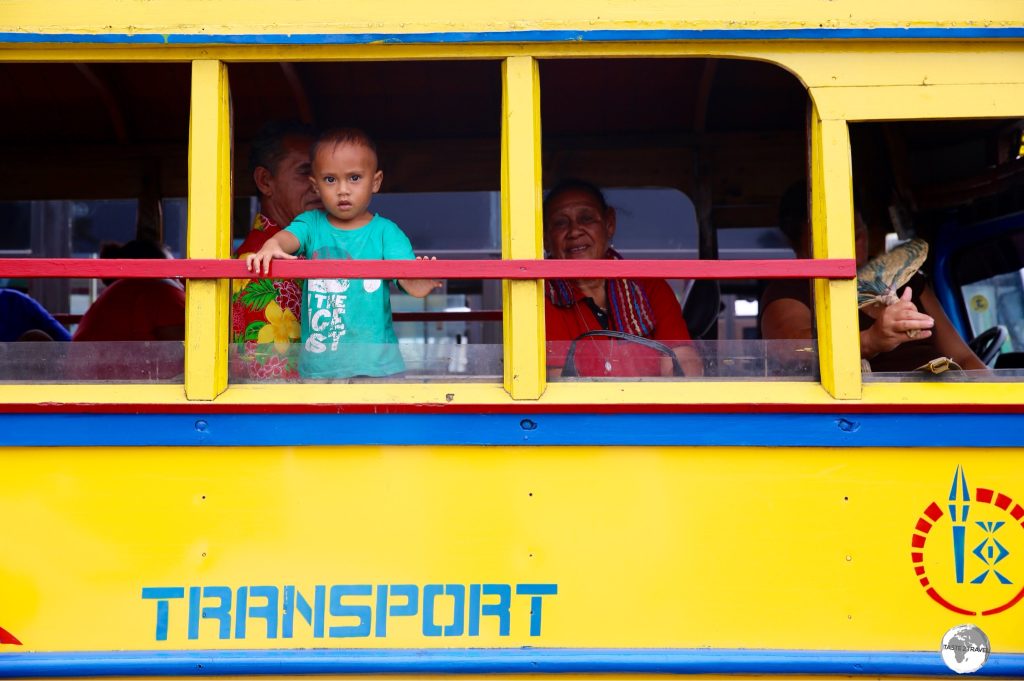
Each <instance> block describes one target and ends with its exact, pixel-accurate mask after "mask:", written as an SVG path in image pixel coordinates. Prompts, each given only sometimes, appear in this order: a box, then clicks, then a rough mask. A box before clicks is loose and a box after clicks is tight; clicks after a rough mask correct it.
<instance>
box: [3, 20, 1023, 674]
mask: <svg viewBox="0 0 1024 681" xmlns="http://www.w3.org/2000/svg"><path fill="white" fill-rule="evenodd" d="M0 47H2V52H0V84H2V87H0V92H2V95H0V112H2V113H0V120H2V121H3V124H2V125H0V149H2V151H3V153H2V158H3V163H2V164H0V218H2V224H3V227H2V228H0V255H2V256H3V257H2V258H0V278H3V279H4V282H3V283H4V285H5V286H6V287H7V288H8V289H11V288H22V289H24V291H26V292H27V293H28V294H29V295H30V296H31V297H32V298H34V299H35V300H36V301H38V302H40V303H41V304H42V305H43V306H44V307H45V308H46V309H47V310H48V311H49V312H51V313H53V315H54V317H55V318H56V319H58V320H59V321H63V322H65V323H66V324H68V325H72V326H73V325H74V324H75V323H77V322H78V321H80V319H81V315H82V314H83V313H84V312H85V311H86V310H87V309H88V307H89V305H90V304H91V303H92V302H93V301H94V300H95V299H96V297H97V294H98V293H99V291H100V289H101V284H100V281H101V280H103V279H110V278H125V279H130V280H138V281H152V280H160V279H169V280H173V281H176V282H180V284H182V285H184V296H185V302H184V313H183V314H184V317H183V319H184V324H185V329H184V340H183V341H182V340H180V339H179V340H154V341H145V342H118V341H105V342H96V343H87V342H79V341H78V340H74V341H71V342H70V343H66V342H59V341H58V342H39V343H28V342H23V341H14V340H13V339H7V338H3V339H2V342H0V432H2V433H3V436H2V439H0V518H2V519H3V522H2V529H0V677H5V678H7V677H45V678H75V677H87V676H117V677H151V676H162V677H179V676H180V677H184V676H197V675H198V676H206V675H210V676H225V675H227V676H238V677H241V676H250V675H254V676H255V675H275V676H294V675H299V674H303V675H307V674H313V675H323V676H330V677H338V678H341V677H351V678H354V677H366V676H380V675H389V676H392V675H394V676H416V677H424V678H426V677H430V678H443V677H446V676H452V675H455V676H465V675H470V674H471V675H491V674H501V675H513V676H517V677H520V676H521V677H547V676H550V675H552V674H558V675H559V676H561V677H568V678H574V677H583V676H594V675H603V676H609V677H623V676H630V677H636V678H644V677H653V676H661V675H675V674H685V675H698V676H707V677H715V678H718V677H727V676H729V677H753V676H759V677H760V676H765V675H768V676H792V675H797V674H799V675H815V676H820V677H832V678H839V677H849V676H871V677H875V676H888V675H892V676H902V677H920V678H924V677H932V676H942V675H946V674H954V673H959V672H967V671H975V673H977V674H981V675H993V676H1018V677H1019V676H1022V675H1024V628H1022V626H1021V623H1022V616H1024V605H1022V604H1021V603H1020V601H1021V600H1024V501H1021V500H1022V499H1024V416H1022V413H1024V383H1021V381H1020V378H1021V373H1020V369H1019V367H1020V366H1021V365H1020V364H1019V363H1018V362H1019V360H1020V358H1021V357H1022V355H1021V353H1022V352H1024V275H1022V273H1024V160H1022V148H1024V145H1022V137H1021V133H1022V130H1024V75H1022V74H1024V11H1022V9H1021V6H1020V3H1019V2H1016V0H984V1H980V2H975V3H969V4H967V5H965V4H964V3H955V2H949V1H948V0H932V1H931V2H920V1H918V0H914V1H912V2H903V3H893V2H881V1H879V0H843V1H839V2H820V1H818V0H787V1H786V2H778V3H769V4H766V3H760V2H748V1H745V0H730V1H729V2H723V3H706V2H704V3H702V2H694V1H693V0H670V1H668V2H662V3H653V2H635V3H621V2H606V1H604V0H598V1H597V2H588V3H583V2H577V1H576V0H566V1H565V2H561V3H536V2H518V3H497V4H493V3H492V4H487V3H470V2H464V1H462V0H451V1H450V2H439V3H417V2H409V1H408V0H396V1H395V2H391V3H365V2H355V3H347V4H339V5H329V4H324V3H314V2H310V1H308V0H294V1H292V2H266V1H265V0H249V1H248V2H244V3H241V2H235V1H224V2H216V3H213V2H195V1H194V0H95V1H94V2H90V3H78V2H72V1H70V0H55V1H54V2H49V3H38V2H28V1H27V0H8V1H7V2H4V3H2V9H0ZM270 121H297V122H300V123H302V124H304V125H308V126H315V127H316V128H319V129H325V128H331V127H337V126H354V127H359V128H363V129H365V130H367V131H368V132H369V133H370V134H371V135H372V136H374V138H375V139H376V140H377V144H378V147H379V156H380V162H381V167H382V169H383V171H384V182H383V186H382V190H381V193H380V194H379V195H378V196H377V197H376V198H375V199H374V200H375V203H374V204H373V205H374V209H375V210H379V211H380V213H381V214H383V215H385V216H387V217H390V218H392V219H394V220H395V221H396V222H398V223H400V224H401V226H402V228H403V229H404V230H405V232H406V233H407V234H408V236H409V239H410V241H411V242H412V245H413V247H414V249H415V251H416V253H417V254H418V255H426V256H430V257H436V258H437V260H436V261H433V260H431V261H429V262H422V261H418V262H409V263H395V262H388V261H378V260H369V261H365V262H359V261H352V260H334V259H328V260H325V261H322V262H318V261H296V262H290V261H288V262H286V261H280V262H276V263H275V265H274V267H275V269H274V272H275V273H277V274H278V275H279V276H284V277H294V278H297V279H316V278H318V277H328V278H329V277H353V278H355V279H359V278H365V279H373V278H378V279H398V278H404V277H428V278H437V279H440V280H443V281H444V286H443V288H441V289H440V290H439V291H438V292H436V293H433V294H431V295H429V296H427V297H426V298H424V299H423V300H418V299H417V300H413V299H410V298H409V297H406V296H403V295H402V294H400V293H397V292H396V293H395V294H394V296H393V302H392V305H393V307H394V311H395V326H396V331H397V343H398V346H399V348H400V350H401V354H402V356H403V357H404V359H405V365H406V367H407V370H406V371H405V372H404V373H402V374H400V375H397V376H391V377H387V378H378V379H369V378H345V379H339V380H309V379H302V378H298V379H282V378H280V376H277V377H275V376H272V375H271V376H264V377H260V376H256V377H254V376H252V375H249V374H247V373H245V372H244V371H242V370H240V369H239V368H238V365H237V360H238V359H239V356H240V354H241V353H243V352H245V351H246V347H248V346H245V347H243V344H238V343H232V342H231V340H232V334H233V332H235V331H238V329H237V328H233V324H234V323H235V320H234V319H233V316H232V297H233V287H235V288H234V292H236V293H237V286H238V285H239V284H238V282H239V281H246V280H249V279H251V275H250V274H249V273H248V271H247V270H246V268H245V265H244V263H243V262H241V261H239V260H238V259H237V258H235V257H234V256H235V255H236V251H237V249H238V247H239V244H240V243H241V242H242V240H243V239H244V238H245V237H246V236H247V234H248V233H249V230H250V226H251V225H252V224H253V218H254V216H255V215H257V214H258V203H257V200H256V198H255V197H256V196H257V194H258V193H259V192H260V191H261V188H260V186H259V184H258V181H257V180H255V179H254V176H253V173H252V172H251V170H247V166H246V159H247V157H249V155H250V152H251V151H252V147H253V146H254V140H255V139H256V138H257V137H258V135H259V132H260V130H261V129H262V128H263V127H264V125H265V124H266V123H267V122H270ZM566 178H581V179H584V180H586V181H588V182H591V183H593V184H594V185H597V186H600V187H602V188H604V189H605V196H607V199H608V203H609V204H611V205H612V206H613V207H614V208H615V209H616V215H617V216H618V228H617V231H616V234H615V248H616V249H617V250H618V251H619V252H620V253H621V254H622V256H623V259H622V260H621V261H607V260H601V261H594V262H584V261H572V262H570V261H564V262H563V261H561V260H552V259H545V258H544V255H545V232H544V226H543V198H544V192H545V191H546V190H548V189H550V188H551V187H553V186H555V185H556V184H557V183H558V182H559V181H561V180H564V179H566ZM801 182H804V183H806V185H807V187H809V189H808V190H806V191H805V192H804V195H805V196H806V201H805V202H804V203H805V205H806V206H809V208H810V210H809V219H810V222H811V224H812V231H811V235H812V247H813V248H812V250H813V257H797V255H798V254H799V249H798V248H794V245H793V244H791V243H789V242H787V241H786V240H785V239H784V238H783V236H782V234H781V233H780V232H779V229H778V224H779V219H778V206H779V203H780V200H781V199H782V198H783V196H784V194H785V193H786V191H787V189H788V188H789V187H791V186H794V185H797V186H799V183H801ZM855 215H859V216H860V217H859V218H856V219H855ZM858 222H863V223H865V224H866V226H867V233H868V237H869V244H870V245H869V248H870V250H871V251H872V253H873V254H879V253H881V252H883V251H885V250H886V246H885V243H886V240H887V239H889V240H897V241H899V240H905V239H909V238H912V237H916V238H918V239H921V240H922V241H923V242H924V243H927V245H928V247H929V253H930V255H929V258H928V260H927V264H926V265H924V266H923V269H924V270H926V271H927V272H928V274H929V277H930V281H931V284H930V286H931V287H932V288H933V289H934V292H935V296H936V299H937V300H939V301H940V302H941V304H942V306H943V308H944V309H945V313H944V314H945V315H947V316H948V318H949V324H950V325H951V326H950V328H953V329H955V330H956V332H957V333H958V335H959V336H960V337H962V339H963V341H964V342H970V343H971V347H972V349H974V350H975V351H976V352H977V353H978V354H979V356H982V357H981V359H982V360H983V361H984V363H985V365H986V367H987V368H985V369H982V370H967V371H962V370H959V369H957V368H955V367H952V368H949V369H948V370H946V371H944V372H942V373H939V374H934V373H932V372H931V371H910V370H901V371H897V372H887V371H877V370H876V371H869V370H866V369H865V368H863V366H862V354H863V352H862V351H863V347H862V345H861V337H860V335H859V334H858V321H857V319H858V312H857V310H858V280H857V267H856V262H855V257H856V253H855V239H854V236H855V223H858ZM136 237H145V238H147V239H150V240H152V241H155V242H159V243H160V244H162V245H163V247H164V248H165V249H166V250H167V251H168V252H170V253H173V254H174V255H175V256H176V257H174V258H169V259H162V260H144V259H139V258H132V257H130V258H128V259H123V260H116V261H115V260H109V259H97V255H98V253H99V252H100V246H101V244H102V242H105V241H115V240H116V241H128V240H131V239H134V238H136ZM804 255H807V254H804ZM576 277H579V278H597V279H601V280H602V281H603V280H604V278H609V279H611V278H613V277H622V278H635V279H638V280H649V279H652V278H655V277H658V278H664V279H666V280H669V282H670V285H671V290H672V292H673V294H674V296H675V297H676V300H677V301H679V302H681V304H682V314H683V315H684V317H685V321H686V324H687V326H688V328H689V335H690V336H691V338H692V340H691V344H690V347H691V348H692V349H693V351H694V352H696V353H697V354H696V356H697V357H699V361H700V363H701V367H702V368H701V370H700V371H697V372H692V371H691V372H690V375H687V376H683V377H678V376H675V377H671V376H666V377H662V376H656V377H646V378H640V377H628V376H626V377H623V376H596V377H595V376H583V377H580V376H572V375H570V373H569V372H564V371H562V372H559V371H552V370H551V368H550V367H549V364H551V361H550V358H551V357H552V355H553V354H557V353H558V352H559V350H558V349H557V348H553V347H552V346H553V345H554V344H552V343H551V342H548V340H547V339H546V337H545V297H546V295H547V289H546V288H545V282H546V281H550V280H553V279H558V278H576ZM787 280H793V281H801V280H804V281H808V282H813V301H812V302H813V305H812V304H811V303H810V302H809V303H808V305H809V306H810V307H812V308H813V310H814V318H813V319H814V322H813V329H812V333H811V334H810V335H811V336H812V338H804V339H790V340H779V339H774V340H766V339H763V338H761V337H760V336H759V331H758V315H759V313H763V311H764V306H763V305H761V306H759V304H758V303H759V299H760V297H761V294H762V292H763V290H764V288H765V286H766V284H768V283H769V282H771V281H787ZM267 281H270V280H267ZM346 281H347V280H346ZM233 282H235V283H233ZM5 290H6V289H5ZM4 314H5V315H10V316H8V321H10V320H11V319H13V313H7V312H4ZM288 333H290V332H286V333H285V335H284V337H283V338H284V341H285V342H287V341H288V340H289V336H288ZM268 338H269V337H267V336H259V338H258V339H255V340H254V339H253V338H250V339H249V340H248V341H246V343H251V344H254V345H255V346H259V345H261V344H262V345H267V344H268V342H269V341H268ZM275 338H279V337H275ZM293 339H294V338H293ZM257 340H258V341H259V342H256V341H257ZM269 345H271V346H273V345H274V344H273V342H269ZM293 345H294V346H295V348H297V347H299V345H301V344H293ZM289 348H290V351H294V349H295V348H293V347H292V346H289ZM561 352H563V354H564V352H565V348H562V350H561ZM794 358H795V359H794ZM97 367H102V368H100V369H97ZM947 367H949V365H948V364H946V365H943V366H942V367H934V366H933V367H932V369H933V370H942V369H946V368H947ZM914 368H916V367H914ZM697 374H699V375H697Z"/></svg>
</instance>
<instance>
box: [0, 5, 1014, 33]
mask: <svg viewBox="0 0 1024 681" xmlns="http://www.w3.org/2000/svg"><path fill="white" fill-rule="evenodd" d="M1020 22H1021V11H1020V4H1019V2H1017V0H975V1H974V2H973V3H972V5H971V7H970V11H966V10H965V7H964V5H963V4H962V3H959V2H954V1H953V0H936V1H933V2H929V1H928V0H905V1H904V2H898V3H894V2H887V1H886V0H834V1H832V2H819V1H816V0H778V1H777V2H771V3H766V2H750V1H749V0H723V1H722V2H706V1H701V0H663V1H661V2H653V3H625V2H616V1H615V0H596V1H590V2H583V1H582V0H563V1H562V2H557V3H553V2H545V1H544V0H518V1H513V0H498V1H497V2H489V3H479V2H471V1H470V0H451V1H449V2H446V3H443V4H436V3H421V2H416V1H415V0H395V1H394V2H388V3H378V2H372V1H370V0H353V2H347V3H344V4H343V5H332V4H327V5H325V4H323V3H321V2H317V1H316V0H290V2H288V3H284V4H282V3H280V2H273V1H272V0H218V2H207V1H205V0H148V1H147V0H98V1H96V2H90V3H84V4H83V3H81V2H77V1H76V0H52V1H51V2H49V3H46V4H45V5H40V4H39V3H37V2H34V1H33V0H8V2H6V3H5V8H4V12H3V15H2V16H0V25H2V26H4V27H5V28H4V29H3V30H15V31H37V32H42V31H53V30H55V29H57V30H60V31H67V30H71V31H75V32H82V33H88V32H105V31H114V32H124V33H137V32H145V33H244V32H250V33H315V32H324V31H335V30H338V31H348V30H359V31H367V32H370V31H375V32H417V31H438V30H440V31H447V30H477V31H479V30H516V29H537V28H546V29H557V28H564V27H567V26H571V27H574V28H608V27H611V26H615V27H623V28H650V27H654V28H667V27H672V28H750V27H764V28H792V27H800V26H812V27H815V28H817V27H819V26H823V27H829V28H842V27H868V28H870V27H876V26H897V27H904V26H906V27H912V26H936V25H946V26H968V27H979V26H981V27H984V26H1016V25H1020Z"/></svg>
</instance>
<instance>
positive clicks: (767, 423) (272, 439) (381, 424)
mask: <svg viewBox="0 0 1024 681" xmlns="http://www.w3.org/2000/svg"><path fill="white" fill-rule="evenodd" d="M200 445H203V446H207V445H208V446H218V447H220V446H224V447H232V446H288V445H594V446H600V445H628V446H649V445H651V446H657V445H668V446H671V445H685V446H750V447H966V448H977V447H1022V446H1024V414H845V415H844V414H842V413H836V414H785V413H780V414H757V413H753V414H752V413H741V414H670V413H669V414H666V413H655V414H635V413H632V414H586V413H584V414H533V413H531V414H528V415H523V414H443V413H442V414H276V415H275V414H205V415H203V414H200V415H195V414H62V413H59V414H0V446H29V447H31V446H115V447H116V446H134V447H145V446H200Z"/></svg>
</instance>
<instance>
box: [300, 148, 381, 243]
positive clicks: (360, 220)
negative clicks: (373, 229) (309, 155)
mask: <svg viewBox="0 0 1024 681" xmlns="http://www.w3.org/2000/svg"><path fill="white" fill-rule="evenodd" d="M383 179H384V174H383V173H382V172H381V171H380V170H378V169H377V155H376V154H375V153H373V150H372V149H370V148H368V147H364V146H363V145H361V144H339V145H336V146H330V145H325V146H322V147H321V148H320V149H319V150H317V154H316V158H315V159H313V177H311V178H310V180H311V181H312V183H313V188H314V189H316V192H317V194H319V196H320V200H321V201H322V202H323V204H324V210H326V211H327V214H328V216H329V218H328V219H329V220H330V222H331V224H332V225H334V226H335V227H341V228H343V229H355V228H357V227H362V226H363V225H364V224H366V223H367V222H369V220H370V217H371V216H370V213H369V211H368V210H367V209H368V208H369V206H370V200H371V199H372V198H373V195H374V194H376V193H377V190H379V189H380V183H381V180H383Z"/></svg>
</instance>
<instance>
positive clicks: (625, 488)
mask: <svg viewBox="0 0 1024 681" xmlns="http://www.w3.org/2000/svg"><path fill="white" fill-rule="evenodd" d="M1022 461H1024V452H1022V451H1020V450H982V449H979V450H973V451H971V450H946V449H892V450H888V449H874V448H866V449H827V448H803V449H795V448H794V449H774V448H772V449H768V448H726V447H722V448H680V447H636V448H634V447H535V448H521V447H520V448H515V447H444V446H417V447H413V446H408V447H379V446H355V447H333V448H332V447H266V448H240V447H238V448H212V447H211V448H202V447H194V448H156V447H154V448H133V447H121V448H112V447H107V448H84V447H83V448H33V449H19V448H8V449H5V450H2V451H0V470H3V472H4V475H3V477H2V479H0V517H2V518H4V525H3V542H2V543H0V604H2V607H0V627H2V628H3V629H4V630H5V631H6V632H8V634H9V635H10V636H12V637H15V638H16V639H17V641H18V642H20V644H21V645H20V646H14V645H4V646H0V651H3V652H15V651H19V652H26V651H68V650H161V649H166V650H182V649H238V648H310V647H317V648H322V647H326V648H393V647H414V648H433V647H520V646H536V647H542V646H546V647H574V646H576V647H580V646H582V647H591V648H593V647H598V648H600V647H611V648H633V647H637V648H651V647H666V648H671V647H675V648H679V647H683V648H702V647H715V648H777V649H820V650H829V649H831V650H837V649H847V650H908V651H912V650H936V649H937V646H938V645H939V642H940V640H941V636H942V634H943V633H944V632H945V631H946V630H947V629H949V628H950V627H952V626H954V625H956V624H960V623H963V622H965V621H971V622H974V623H976V624H978V625H979V626H981V627H982V628H983V629H984V631H985V632H986V633H987V634H988V635H989V637H990V639H991V641H992V645H993V648H994V649H995V650H997V651H1000V652H1022V651H1024V632H1022V630H1021V628H1020V626H1019V624H1020V617H1021V612H1022V611H1021V608H1022V607H1024V606H1020V605H1019V604H1018V603H1017V602H1016V600H1015V599H1019V598H1020V594H1021V589H1022V585H1024V528H1022V526H1021V516H1022V515H1024V511H1022V509H1021V506H1019V505H1018V503H1017V501H1018V500H1020V499H1024V466H1022V465H1021V463H1022ZM951 487H952V489H953V492H952V495H951V491H950V490H951ZM951 496H952V497H953V499H952V501H951V500H950V497H951ZM951 514H955V516H956V517H955V519H954V518H953V517H952V516H951ZM958 572H959V573H960V576H959V581H958V576H957V573H958Z"/></svg>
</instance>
